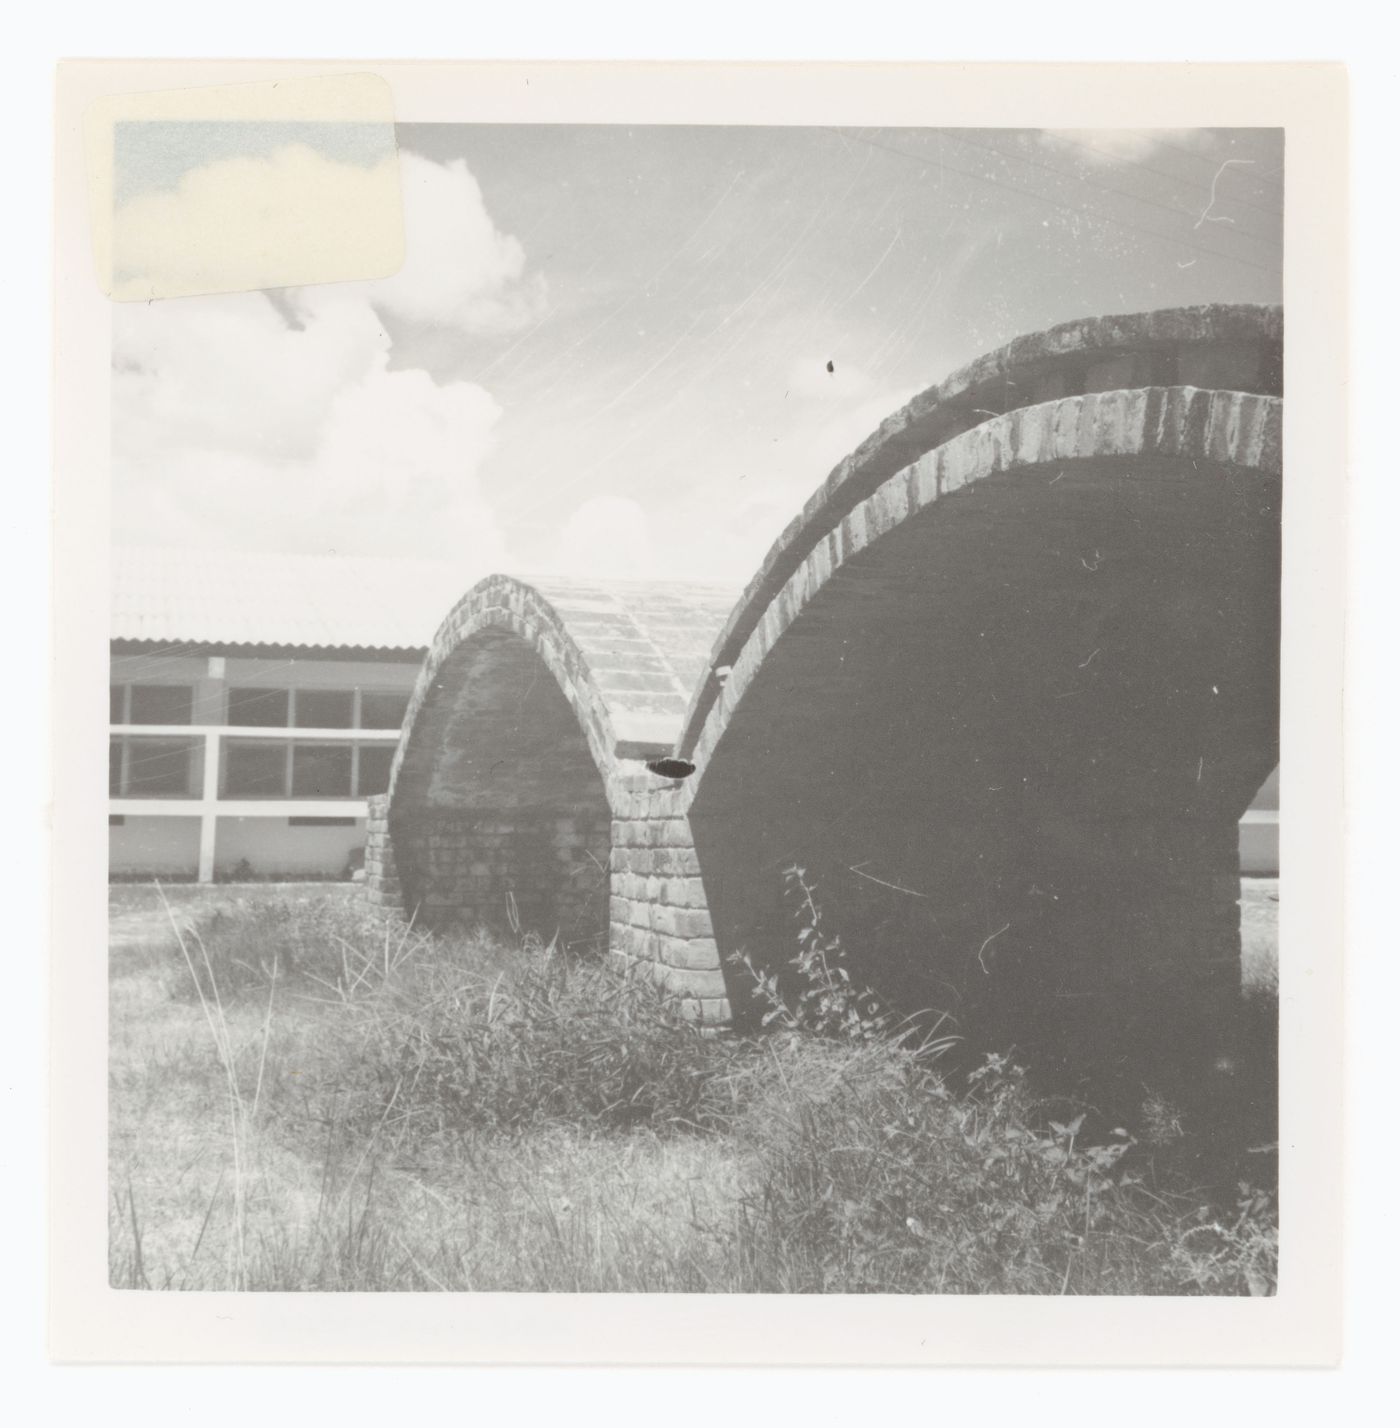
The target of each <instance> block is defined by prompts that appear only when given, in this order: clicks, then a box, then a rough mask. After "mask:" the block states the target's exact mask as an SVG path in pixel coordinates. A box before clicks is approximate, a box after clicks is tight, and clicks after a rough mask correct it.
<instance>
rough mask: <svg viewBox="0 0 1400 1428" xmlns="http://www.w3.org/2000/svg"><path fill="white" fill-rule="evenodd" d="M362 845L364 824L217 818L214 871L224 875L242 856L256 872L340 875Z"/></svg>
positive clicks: (363, 842) (230, 870) (359, 820)
mask: <svg viewBox="0 0 1400 1428" xmlns="http://www.w3.org/2000/svg"><path fill="white" fill-rule="evenodd" d="M364 845H365V820H364V819H363V818H357V819H356V820H355V822H354V826H353V827H350V828H291V827H289V826H288V825H287V820H286V819H285V818H221V819H219V826H218V832H217V834H216V836H215V840H214V873H215V876H216V877H217V876H223V875H226V874H228V873H230V872H232V871H233V869H234V868H235V867H236V866H237V864H238V863H239V861H240V860H241V859H244V858H246V859H247V860H248V862H249V863H250V864H251V866H252V869H253V871H254V872H255V873H257V874H260V875H264V876H265V875H267V874H270V873H286V874H294V875H306V874H313V873H314V874H328V875H330V876H332V877H339V876H340V874H341V873H343V872H344V871H345V865H346V862H347V860H348V859H349V857H350V854H351V853H352V852H353V851H355V850H356V849H357V848H363V847H364Z"/></svg>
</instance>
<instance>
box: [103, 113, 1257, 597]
mask: <svg viewBox="0 0 1400 1428" xmlns="http://www.w3.org/2000/svg"><path fill="white" fill-rule="evenodd" d="M174 127H175V128H178V127H179V126H174ZM196 127H199V128H203V129H206V130H207V129H211V127H212V129H213V130H218V131H219V132H207V133H202V134H201V133H193V132H190V131H189V130H188V129H186V130H185V131H183V132H176V133H170V132H156V128H159V129H161V130H167V131H168V130H170V129H171V128H172V126H170V125H162V126H153V128H152V130H151V131H150V132H146V133H133V134H129V135H127V136H126V139H125V141H124V147H123V146H122V145H119V148H118V155H117V157H118V165H117V202H118V211H117V215H116V230H117V234H118V242H119V244H120V242H121V239H122V235H123V234H125V235H127V245H128V258H129V259H130V261H131V262H132V263H133V264H134V265H135V266H136V267H138V268H139V263H140V251H139V249H140V244H141V242H142V241H154V240H147V239H143V235H152V234H159V233H161V232H166V233H168V232H169V231H170V230H171V227H172V224H175V223H177V222H178V224H179V225H183V224H185V223H187V222H191V221H192V222H195V223H198V222H199V220H200V217H201V213H200V208H201V205H208V204H209V203H210V197H209V196H210V194H211V193H214V194H221V195H222V196H223V197H222V201H223V202H227V194H228V192H229V188H228V185H229V184H230V183H234V182H238V183H247V182H249V181H250V178H251V181H252V182H253V184H254V187H256V184H257V183H259V182H261V181H262V180H263V179H264V178H266V177H268V176H272V177H274V178H276V179H277V180H278V181H279V182H281V183H282V184H283V185H284V186H285V185H286V184H288V183H295V184H298V185H299V184H302V183H303V182H305V178H306V176H307V175H308V174H309V175H312V176H313V177H315V178H316V180H317V182H320V181H321V179H322V178H324V179H326V180H327V181H330V182H334V184H335V185H337V188H336V191H337V192H338V193H340V194H342V195H349V196H350V198H351V199H352V200H353V195H354V193H355V191H356V189H355V186H356V185H357V184H364V185H369V184H370V183H372V182H373V181H374V175H375V174H376V173H377V174H379V175H380V177H381V178H382V174H383V169H382V167H381V166H382V165H383V164H385V163H392V162H393V160H392V158H389V157H386V152H385V146H384V145H383V143H382V139H381V136H376V135H375V134H374V133H373V132H372V130H360V129H358V128H356V126H333V125H328V126H319V127H318V126H309V125H286V126H278V125H245V126H241V127H240V126H232V125H229V126H196ZM338 127H339V130H340V132H333V131H336V130H337V128H338ZM397 141H398V160H397V162H398V167H399V177H400V179H401V183H402V193H403V221H404V229H405V240H406V252H407V257H406V260H405V262H404V266H403V268H402V269H401V270H400V271H399V272H398V273H397V274H395V275H394V276H392V277H389V278H385V279H381V280H379V281H376V282H364V283H337V284H321V285H313V286H307V287H302V288H295V289H279V290H276V291H269V292H249V293H236V294H230V295H223V296H213V297H186V298H174V299H168V300H165V301H156V302H150V303H124V304H118V305H117V306H116V309H115V313H114V331H113V432H112V437H113V482H114V491H113V495H114V501H113V511H114V516H113V527H114V538H115V539H117V540H118V541H121V542H126V543H139V544H142V545H179V546H183V547H187V548H196V549H198V548H209V547H219V548H223V549H236V550H250V551H290V552H299V553H308V554H332V553H351V554H356V555H365V554H371V555H372V554H383V555H387V556H393V557H396V558H401V557H408V558H414V557H416V558H421V559H425V560H434V561H443V560H446V561H449V562H452V563H454V564H455V565H457V566H458V567H460V568H461V570H462V572H463V580H464V583H471V582H472V581H473V580H475V579H477V578H480V577H481V576H482V575H485V574H488V573H490V572H492V571H494V570H510V571H521V572H541V573H544V572H549V573H565V572H568V573H576V574H580V575H590V576H627V577H640V578H660V577H670V578H684V579H692V580H704V581H710V582H713V583H717V584H725V585H731V586H738V585H741V584H742V583H743V582H744V581H745V580H746V579H747V577H748V576H749V575H750V574H751V573H752V572H753V570H754V569H755V567H756V566H757V564H758V562H759V561H760V559H761V558H762V556H763V554H764V552H765V551H766V550H767V548H768V546H769V545H770V544H771V542H772V540H773V539H774V538H775V537H776V536H777V534H778V533H779V532H780V531H781V530H782V528H783V527H784V526H785V525H786V524H787V522H788V521H789V520H790V519H791V518H792V516H793V515H795V514H796V512H797V511H798V509H799V508H800V506H801V504H802V502H803V501H804V500H805V499H806V497H807V496H808V495H809V494H810V493H811V492H812V491H813V490H814V489H815V488H816V487H817V486H818V485H819V484H820V482H821V481H822V480H823V479H824V478H825V476H826V475H827V473H828V472H829V471H830V470H831V468H832V467H833V466H834V465H835V464H836V463H837V462H838V461H839V460H840V459H841V457H842V456H844V455H845V454H846V453H847V452H849V451H850V450H851V449H852V448H854V447H855V446H856V445H858V444H859V442H860V441H861V440H863V439H864V438H865V437H866V436H867V435H868V434H869V433H870V432H871V431H872V430H873V429H874V428H875V427H876V426H877V425H878V424H879V422H880V421H881V420H882V419H883V418H884V417H886V416H888V415H889V414H890V413H891V412H893V411H895V410H896V409H897V408H898V407H899V406H901V405H902V404H903V403H904V402H906V401H907V400H908V399H909V398H910V397H911V396H913V395H914V394H915V393H916V392H918V391H920V390H922V389H923V388H925V387H928V386H930V385H932V384H933V383H935V382H937V381H940V380H941V379H942V378H944V377H945V376H947V375H948V374H949V373H950V372H951V371H953V370H954V369H956V368H957V367H958V366H960V365H962V364H963V363H965V362H967V361H969V360H970V359H972V358H974V357H976V356H978V355H979V354H981V353H983V352H986V351H989V350H990V349H992V348H994V347H997V346H1000V345H1001V344H1002V343H1005V342H1007V341H1009V340H1011V339H1012V338H1014V337H1016V336H1019V335H1021V334H1023V333H1027V332H1035V331H1038V330H1040V329H1042V328H1045V327H1048V326H1051V325H1052V324H1054V323H1056V322H1061V321H1066V320H1069V319H1072V318H1078V317H1087V316H1097V315H1100V314H1105V313H1115V312H1120V313H1121V312H1136V311H1143V310H1147V309H1150V308H1159V307H1174V306H1180V305H1186V304H1194V303H1204V302H1265V303H1276V302H1279V301H1280V300H1281V282H1282V279H1281V268H1282V180H1283V172H1282V167H1283V154H1282V135H1281V133H1280V132H1279V131H1276V130H1170V131H1122V130H1111V131H1092V132H1080V131H1075V132H1067V131H1028V130H1010V129H1003V130H967V129H958V130H933V129H845V130H840V129H823V128H800V129H799V128H741V127H720V126H714V127H704V128H692V127H639V128H627V127H621V126H570V125H533V126H526V125H511V126H494V125H431V126H400V127H399V128H398V130H397ZM124 156H125V162H123V158H124ZM259 166H263V167H261V168H260V167H259ZM289 176H290V177H289ZM272 191H276V190H275V187H274V190H272ZM368 191H369V190H368V188H366V192H368ZM210 211H211V213H213V212H214V210H210ZM352 211H353V205H352ZM209 226H212V227H214V228H217V226H218V224H217V217H215V218H214V219H213V220H212V223H211V224H206V227H209ZM283 231H285V230H283ZM284 241H285V240H284Z"/></svg>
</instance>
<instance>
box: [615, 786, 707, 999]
mask: <svg viewBox="0 0 1400 1428" xmlns="http://www.w3.org/2000/svg"><path fill="white" fill-rule="evenodd" d="M688 794H689V790H688V789H687V788H686V787H685V786H684V785H682V784H674V783H665V782H661V781H659V780H658V779H657V778H656V776H655V775H654V774H636V775H630V776H623V777H620V778H619V779H617V780H616V781H615V788H614V792H613V808H614V814H615V816H614V818H613V831H612V897H611V900H610V917H611V939H610V941H611V950H612V955H613V957H614V958H615V959H617V960H618V961H619V962H620V963H621V965H623V966H624V967H626V968H628V969H629V970H631V969H636V970H637V971H638V972H639V973H641V974H643V975H646V976H649V977H651V978H653V979H654V980H655V981H656V982H657V983H658V984H659V985H660V986H662V987H663V988H664V989H665V990H666V992H667V993H668V994H670V995H672V996H674V997H675V998H676V999H677V1006H678V1009H679V1010H680V1011H681V1013H682V1014H683V1015H685V1016H688V1017H691V1018H693V1019H694V1020H696V1021H699V1022H702V1023H703V1024H705V1025H706V1026H723V1025H727V1024H728V1023H729V1021H730V1019H731V1008H730V1003H729V994H728V989H727V987H726V984H725V978H724V971H723V967H722V965H721V963H720V957H719V949H718V947H717V946H716V943H715V935H714V928H713V926H712V925H711V922H710V912H709V905H708V902H707V900H706V896H705V887H704V883H703V882H702V881H701V878H700V861H699V858H698V857H697V855H696V852H695V837H694V835H693V834H692V832H691V830H690V819H689V816H688V814H687V808H688V804H689V798H688Z"/></svg>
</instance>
